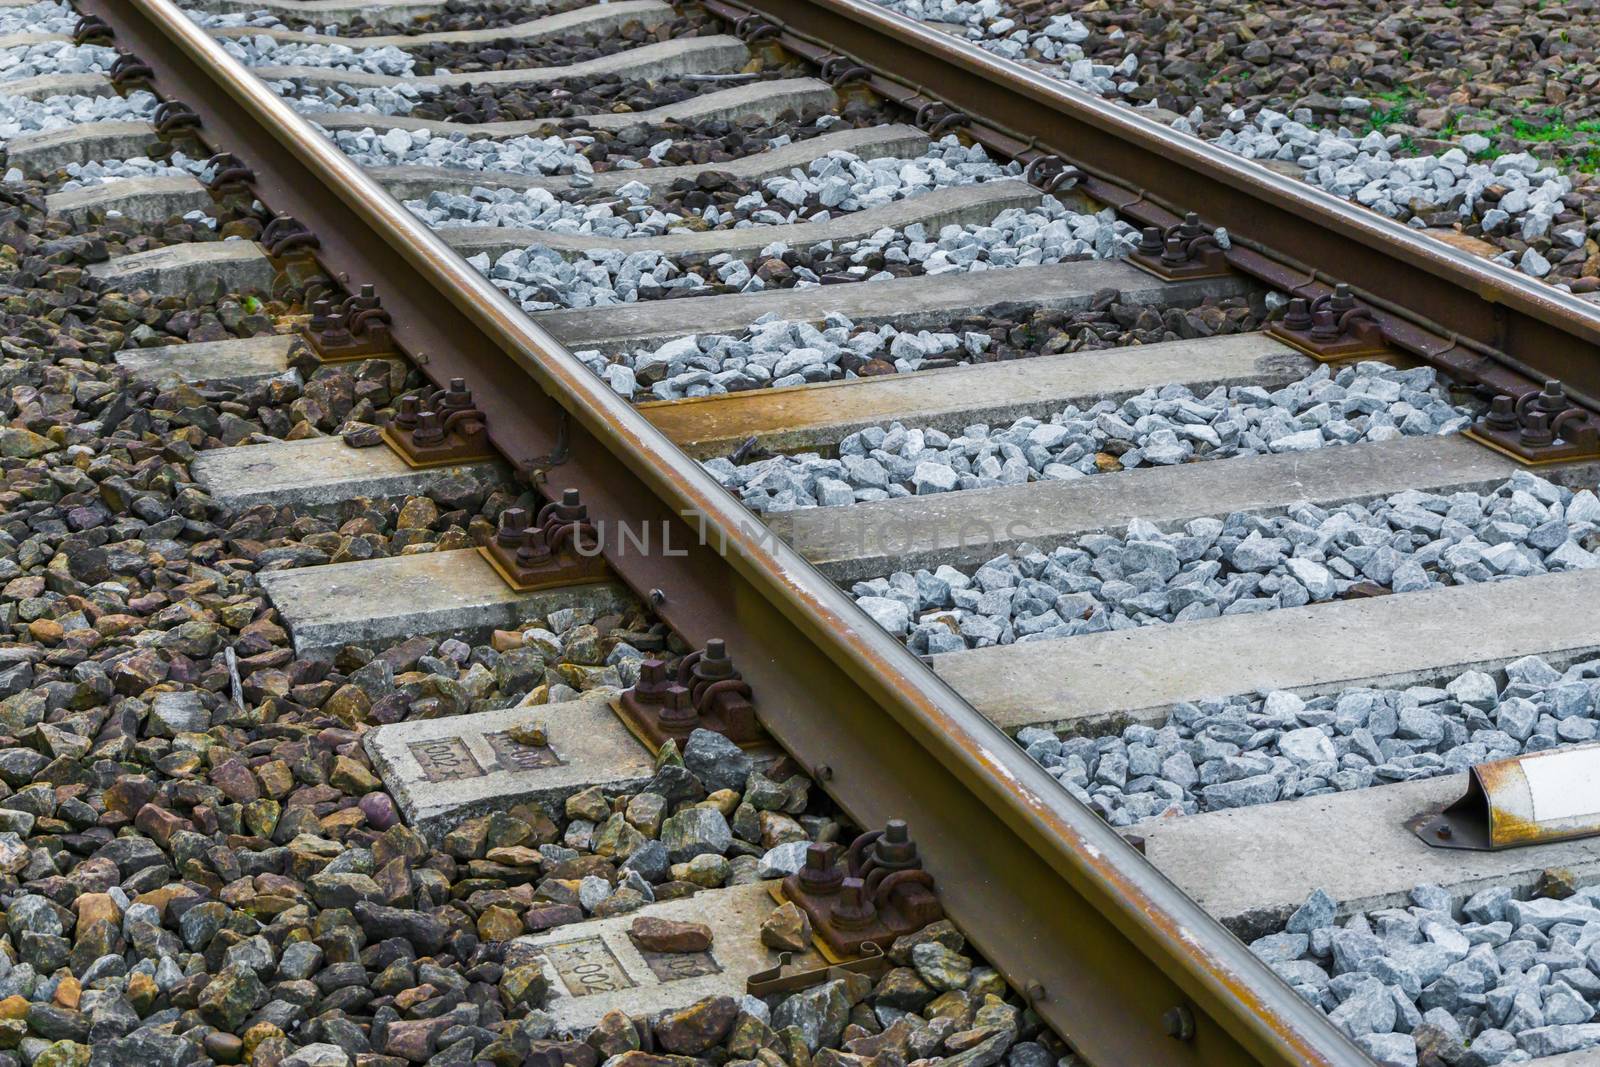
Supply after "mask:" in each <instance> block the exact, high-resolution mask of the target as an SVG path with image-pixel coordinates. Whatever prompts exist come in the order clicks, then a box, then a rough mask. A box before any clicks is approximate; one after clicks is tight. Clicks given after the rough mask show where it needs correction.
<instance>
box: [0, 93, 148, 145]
mask: <svg viewBox="0 0 1600 1067" xmlns="http://www.w3.org/2000/svg"><path fill="white" fill-rule="evenodd" d="M156 103H157V101H156V98H155V97H154V96H153V95H151V94H150V93H147V92H145V91H144V90H143V89H137V90H135V91H133V92H131V93H129V94H128V95H127V96H78V95H75V94H71V95H69V94H62V95H57V96H47V97H45V98H44V99H43V100H30V99H28V98H27V97H23V96H12V95H9V94H6V93H0V142H4V141H9V140H10V139H11V138H13V137H18V136H21V135H22V134H25V133H41V132H44V131H46V130H59V129H63V128H65V127H67V126H78V125H81V124H83V123H86V122H120V121H129V120H133V119H149V118H150V117H151V116H152V115H153V114H154V113H155V109H156Z"/></svg>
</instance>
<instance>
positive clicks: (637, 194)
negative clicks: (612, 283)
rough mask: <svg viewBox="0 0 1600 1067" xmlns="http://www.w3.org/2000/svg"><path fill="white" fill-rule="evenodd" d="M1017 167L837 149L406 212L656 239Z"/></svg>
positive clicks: (481, 193) (950, 145)
mask: <svg viewBox="0 0 1600 1067" xmlns="http://www.w3.org/2000/svg"><path fill="white" fill-rule="evenodd" d="M1021 173H1022V168H1021V167H1020V166H1019V165H1017V164H1015V163H1008V164H999V163H995V162H992V161H991V160H990V159H989V157H988V154H987V153H986V152H984V150H983V147H982V146H981V145H973V146H971V147H970V148H969V147H966V146H963V145H962V144H961V142H960V141H959V140H957V139H956V137H955V136H954V135H951V136H948V137H946V138H944V140H943V141H941V142H940V143H938V144H935V145H932V146H930V148H929V149H928V151H926V152H925V153H923V154H922V155H920V156H917V157H914V158H910V159H904V158H895V157H883V158H877V159H867V160H864V159H862V158H861V157H860V156H857V155H855V154H854V153H852V152H845V151H833V152H830V153H828V154H827V155H826V156H823V157H821V158H819V159H815V160H813V161H812V162H811V163H810V164H809V165H807V166H806V167H805V168H804V169H802V168H799V167H796V168H793V169H791V170H790V172H789V173H788V174H784V175H778V176H775V177H772V178H768V179H766V180H765V181H762V182H759V183H757V182H754V181H747V180H739V179H736V178H734V177H733V176H732V175H729V174H718V173H717V172H715V171H708V172H702V173H701V174H700V175H699V176H698V177H696V178H694V179H679V180H678V181H677V182H675V183H674V184H673V186H672V187H670V188H667V189H662V190H655V189H652V188H651V187H650V186H647V185H645V184H644V183H643V182H630V183H629V184H627V185H624V186H623V187H622V188H620V189H618V190H617V191H616V192H615V193H614V194H606V195H604V196H601V197H596V196H593V195H590V196H587V197H586V196H584V195H583V194H582V193H581V191H579V192H577V193H576V194H575V195H571V196H564V195H558V194H556V193H553V192H550V191H549V190H545V189H528V190H517V189H503V188H502V189H484V188H479V189H473V190H472V191H471V193H470V195H463V194H460V193H450V192H442V191H441V192H435V193H432V194H430V195H429V196H428V197H427V198H426V199H424V200H408V201H406V207H408V208H410V209H411V211H412V212H413V213H414V214H416V215H417V216H418V217H419V218H421V219H422V220H423V221H424V222H427V223H428V224H429V225H430V226H435V227H441V226H512V227H522V228H528V229H537V230H549V231H550V232H552V233H563V234H593V235H596V236H603V237H628V238H639V237H656V236H660V235H661V234H664V233H674V232H691V231H704V230H717V229H736V228H744V227H749V226H780V225H786V224H790V223H796V222H803V221H811V222H823V221H826V220H827V219H829V218H831V217H833V216H834V215H841V214H847V213H850V212H855V211H861V210H864V209H866V208H871V207H878V206H881V205H884V204H889V203H893V202H894V201H896V200H902V199H905V198H907V197H912V196H917V195H920V194H922V193H926V192H929V191H931V190H934V189H947V188H952V187H954V186H961V185H975V184H977V183H979V182H985V181H993V180H996V179H1000V178H1013V177H1018V176H1020V175H1021Z"/></svg>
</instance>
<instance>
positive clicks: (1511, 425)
mask: <svg viewBox="0 0 1600 1067" xmlns="http://www.w3.org/2000/svg"><path fill="white" fill-rule="evenodd" d="M1483 421H1484V422H1485V423H1487V424H1488V426H1489V428H1490V429H1491V430H1515V429H1516V428H1517V399H1516V397H1514V396H1512V395H1511V394H1510V393H1501V394H1500V395H1498V396H1496V397H1495V398H1494V399H1493V400H1492V401H1490V402H1489V414H1488V415H1487V416H1485V417H1484V420H1483Z"/></svg>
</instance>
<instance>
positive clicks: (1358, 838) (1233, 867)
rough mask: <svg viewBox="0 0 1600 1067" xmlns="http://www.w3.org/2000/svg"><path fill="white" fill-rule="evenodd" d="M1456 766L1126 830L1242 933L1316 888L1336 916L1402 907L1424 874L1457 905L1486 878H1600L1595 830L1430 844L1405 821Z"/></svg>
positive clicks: (1268, 924)
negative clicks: (1573, 835) (1511, 840)
mask: <svg viewBox="0 0 1600 1067" xmlns="http://www.w3.org/2000/svg"><path fill="white" fill-rule="evenodd" d="M1466 784H1467V776H1466V775H1465V774H1452V775H1446V776H1444V777H1440V778H1431V779H1428V780H1426V781H1421V782H1399V783H1395V784H1393V785H1383V786H1375V787H1373V788H1371V789H1360V790H1356V791H1354V792H1349V793H1334V794H1332V795H1328V796H1317V797H1304V798H1302V799H1299V800H1290V801H1285V802H1283V803H1278V804H1262V805H1258V806H1256V807H1253V808H1230V809H1227V810H1224V811H1212V812H1205V813H1203V814H1200V815H1189V816H1185V817H1183V818H1176V819H1165V820H1163V819H1151V820H1147V821H1145V822H1142V823H1137V824H1135V825H1134V826H1132V827H1129V828H1128V831H1127V832H1128V833H1131V834H1137V835H1139V836H1141V837H1143V838H1144V842H1145V856H1146V857H1147V858H1148V859H1149V860H1150V862H1151V863H1153V864H1155V866H1156V869H1157V870H1159V871H1160V872H1161V873H1162V874H1164V875H1166V876H1167V877H1168V878H1170V879H1172V880H1173V881H1174V882H1176V883H1177V885H1178V888H1180V889H1182V890H1183V891H1184V892H1185V893H1187V894H1189V895H1190V896H1191V897H1193V898H1194V899H1195V901H1196V902H1197V903H1199V904H1200V906H1201V907H1203V908H1205V909H1206V911H1208V912H1210V913H1211V914H1212V915H1214V916H1216V917H1217V918H1218V919H1220V920H1221V921H1222V922H1223V923H1224V924H1225V925H1226V926H1228V927H1229V928H1230V929H1232V930H1233V931H1234V932H1235V933H1237V934H1239V935H1240V936H1241V937H1243V938H1245V939H1246V940H1248V939H1251V938H1254V937H1259V936H1261V935H1263V934H1266V933H1271V932H1274V931H1275V930H1276V929H1277V928H1280V927H1281V926H1282V924H1283V922H1284V920H1285V919H1287V918H1288V917H1289V915H1290V914H1292V913H1293V912H1294V910H1295V909H1296V908H1298V907H1299V906H1300V905H1301V904H1304V903H1305V900H1306V897H1307V896H1309V895H1310V894H1311V892H1312V891H1313V890H1315V889H1319V888H1320V889H1325V890H1327V891H1328V894H1329V895H1330V896H1332V897H1333V898H1334V899H1335V900H1337V901H1338V902H1339V909H1340V911H1339V914H1340V917H1341V918H1343V917H1347V916H1348V915H1350V914H1351V913H1353V912H1357V911H1365V910H1368V909H1371V908H1387V907H1400V906H1403V905H1405V904H1406V903H1408V900H1407V897H1408V895H1409V894H1410V892H1411V890H1412V889H1413V888H1414V887H1415V886H1418V885H1421V884H1422V883H1424V882H1430V883H1433V884H1435V885H1439V886H1442V887H1443V888H1444V889H1445V890H1447V891H1448V892H1449V893H1450V895H1451V896H1452V897H1453V898H1454V899H1455V902H1456V904H1457V905H1459V904H1461V903H1462V902H1463V901H1465V900H1466V899H1467V898H1468V897H1470V896H1471V895H1472V894H1473V893H1476V892H1477V891H1478V890H1480V889H1486V888H1488V887H1490V886H1506V887H1508V888H1510V889H1511V890H1512V891H1513V892H1515V893H1518V894H1521V895H1523V896H1526V895H1527V893H1528V891H1530V890H1531V889H1532V888H1533V886H1534V883H1535V882H1536V881H1538V878H1539V874H1540V872H1542V871H1545V870H1547V869H1549V868H1552V867H1555V868H1561V869H1564V870H1567V871H1570V872H1572V874H1573V875H1575V876H1576V878H1577V880H1578V881H1579V882H1580V883H1585V882H1591V881H1594V880H1595V879H1596V878H1597V877H1600V838H1589V839H1587V840H1582V841H1567V842H1561V843H1557V844H1551V845H1530V846H1527V847H1523V848H1511V849H1505V850H1503V851H1500V852H1472V851H1467V850H1465V849H1442V848H1430V847H1429V846H1427V845H1425V844H1423V843H1422V841H1421V840H1420V839H1419V838H1418V837H1417V836H1416V835H1415V834H1413V833H1412V832H1411V831H1410V830H1408V829H1407V828H1406V825H1405V822H1406V820H1407V819H1409V818H1411V817H1412V816H1414V815H1420V814H1422V813H1424V812H1430V811H1437V810H1438V809H1440V808H1442V807H1444V806H1445V805H1446V804H1448V803H1450V802H1452V801H1454V800H1455V799H1457V798H1458V797H1460V796H1461V795H1462V794H1463V793H1464V792H1465V791H1466Z"/></svg>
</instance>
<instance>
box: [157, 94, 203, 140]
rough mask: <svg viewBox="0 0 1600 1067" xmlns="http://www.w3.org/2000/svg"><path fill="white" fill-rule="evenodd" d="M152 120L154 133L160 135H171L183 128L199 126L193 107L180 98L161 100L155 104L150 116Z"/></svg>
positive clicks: (198, 118) (197, 127)
mask: <svg viewBox="0 0 1600 1067" xmlns="http://www.w3.org/2000/svg"><path fill="white" fill-rule="evenodd" d="M151 118H152V119H153V121H154V124H155V128H156V133H158V134H160V135H161V136H162V137H171V136H174V135H176V134H178V133H179V132H181V131H185V130H197V129H199V128H200V116H199V115H197V114H195V111H194V108H192V107H190V106H189V105H188V104H185V103H184V102H183V101H182V100H163V101H161V103H159V104H157V105H156V110H155V113H154V114H153V115H152V116H151Z"/></svg>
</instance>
